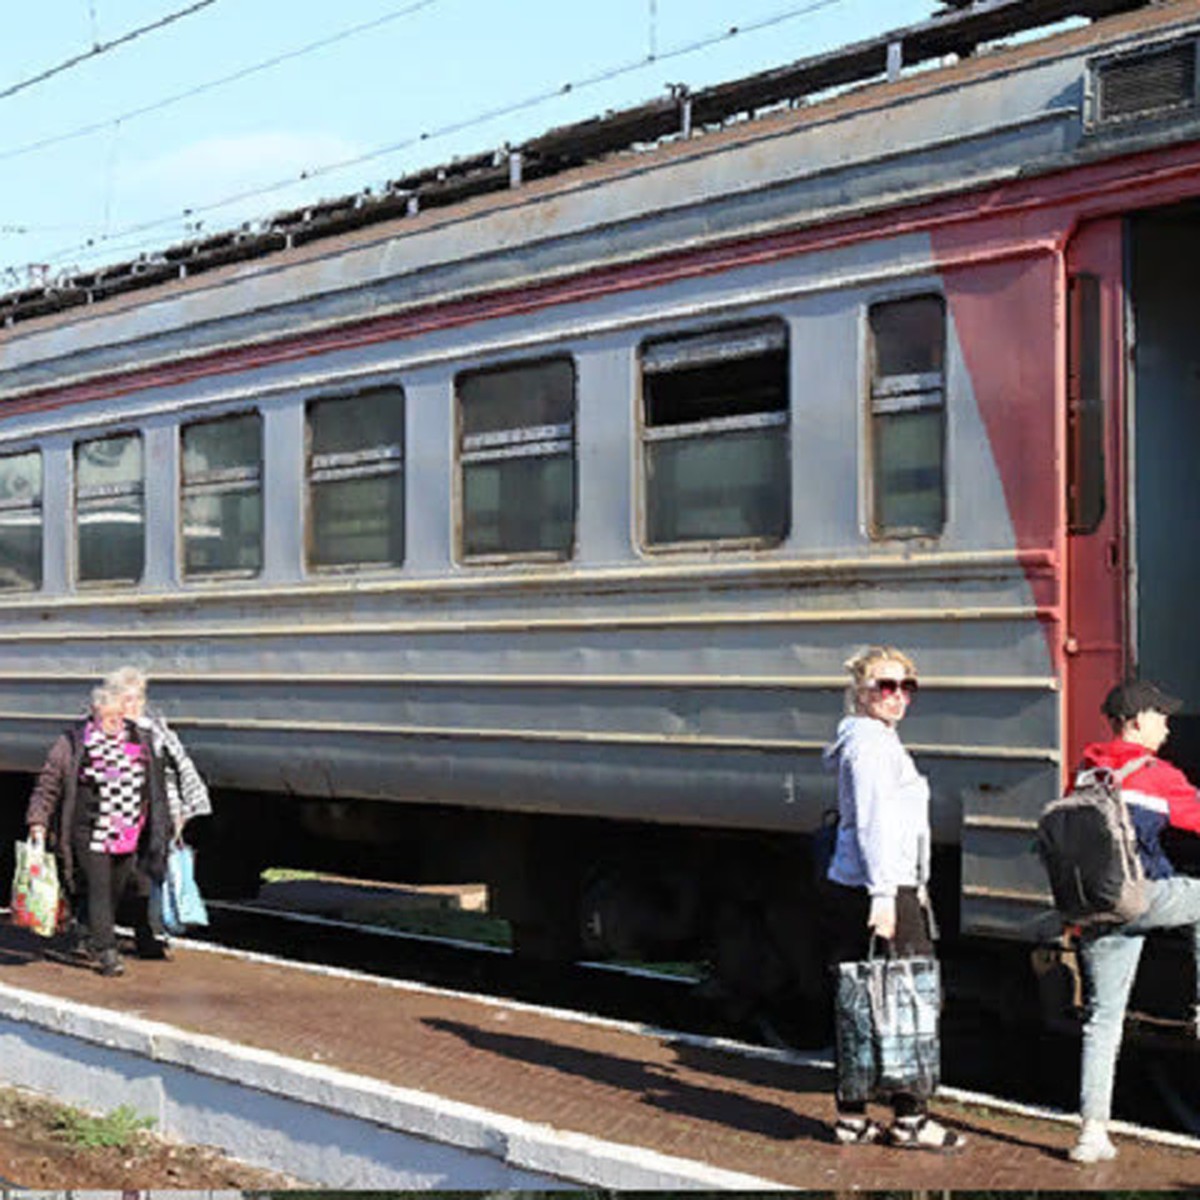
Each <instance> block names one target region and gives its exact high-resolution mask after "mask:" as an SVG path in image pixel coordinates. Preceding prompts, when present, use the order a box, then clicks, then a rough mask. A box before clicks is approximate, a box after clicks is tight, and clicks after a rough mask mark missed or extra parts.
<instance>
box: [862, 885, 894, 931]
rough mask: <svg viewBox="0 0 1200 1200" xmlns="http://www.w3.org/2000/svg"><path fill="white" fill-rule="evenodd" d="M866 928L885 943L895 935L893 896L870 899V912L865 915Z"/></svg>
mask: <svg viewBox="0 0 1200 1200" xmlns="http://www.w3.org/2000/svg"><path fill="white" fill-rule="evenodd" d="M867 928H868V929H869V930H870V931H871V932H872V933H874V934H876V935H877V936H878V937H881V938H883V939H884V940H885V941H888V942H890V941H891V940H892V937H893V936H894V935H895V933H896V898H895V897H894V896H872V897H871V911H870V912H869V913H868V914H867Z"/></svg>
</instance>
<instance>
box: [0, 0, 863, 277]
mask: <svg viewBox="0 0 1200 1200" xmlns="http://www.w3.org/2000/svg"><path fill="white" fill-rule="evenodd" d="M425 2H432V0H425ZM844 2H845V0H808V3H806V4H802V5H798V6H796V7H793V8H789V9H784V10H783V11H781V12H776V13H774V14H772V15H770V16H766V17H762V18H760V19H759V20H757V21H751V22H747V23H746V24H744V25H733V26H729V27H727V28H725V29H722V30H720V31H719V32H716V33H711V34H708V35H707V36H704V37H700V38H697V39H695V40H694V41H690V42H684V43H680V44H677V45H675V46H672V47H669V48H668V49H666V50H664V51H662V52H661V53H658V54H655V55H653V56H650V55H647V56H645V57H642V58H638V59H635V60H633V61H630V62H625V63H621V64H618V65H615V66H612V67H608V68H605V69H602V70H600V71H597V72H596V73H595V74H593V75H589V76H586V77H585V78H583V79H579V80H575V81H571V82H568V83H564V84H561V85H559V86H558V87H555V88H552V89H549V90H547V91H544V92H539V93H537V94H536V95H532V96H527V97H525V98H524V99H521V100H515V101H512V102H511V103H509V104H504V105H500V106H498V107H496V108H492V109H488V110H486V111H484V112H480V113H476V114H474V115H472V116H469V117H464V118H463V119H462V120H459V121H452V122H450V123H449V124H446V125H442V126H439V127H437V128H434V129H430V130H427V131H425V132H423V133H419V134H414V135H412V136H410V137H408V138H405V139H404V140H403V141H399V142H393V143H391V144H390V145H387V146H381V147H378V148H377V149H374V150H368V151H366V152H365V153H363V154H357V155H354V156H353V157H351V158H345V159H340V160H338V161H337V162H331V163H323V164H319V165H317V166H314V167H310V168H307V169H305V170H303V171H301V172H300V173H299V174H298V175H294V176H291V177H289V178H287V179H283V180H278V181H276V182H274V183H269V184H264V185H262V186H260V187H253V188H248V189H246V190H245V191H241V192H237V193H234V194H232V195H229V196H225V197H222V198H221V199H219V200H213V201H211V202H209V203H208V204H198V205H193V206H190V207H188V208H185V209H184V210H183V211H182V213H176V214H172V215H171V216H169V217H158V218H155V219H153V220H149V221H143V222H138V223H136V224H133V225H127V226H125V227H124V228H122V229H119V230H116V231H114V232H113V233H112V234H111V235H107V234H106V235H103V236H101V237H99V238H93V239H91V240H90V241H88V242H86V243H84V244H82V245H75V246H70V247H66V248H64V249H63V250H61V251H56V252H55V253H54V254H52V255H51V256H50V257H51V258H53V259H56V260H57V259H62V258H68V257H73V256H75V255H78V254H81V253H84V252H86V251H89V250H94V249H96V248H97V247H98V246H99V245H101V244H104V245H108V246H111V247H112V248H114V249H115V248H117V247H118V246H119V245H121V244H122V243H124V242H126V241H127V240H128V239H131V238H136V239H137V240H136V241H134V242H133V244H132V246H131V247H130V249H136V248H138V247H140V246H141V245H143V244H145V239H144V238H142V235H143V234H146V233H149V232H150V231H151V230H154V229H161V228H163V227H164V226H168V225H174V224H175V223H176V222H178V220H179V219H180V216H183V217H186V218H188V219H194V218H195V217H196V216H197V215H199V214H201V213H208V212H213V211H215V210H217V209H221V208H227V207H228V206H229V205H231V204H238V203H242V202H244V201H246V200H254V199H257V198H259V197H262V196H268V195H270V194H272V193H273V192H278V191H282V190H283V189H285V188H289V187H294V186H295V185H296V184H297V183H305V182H309V181H311V180H313V179H319V178H321V177H322V176H325V175H330V174H334V173H336V172H339V171H344V170H347V169H348V168H350V167H356V166H362V165H364V164H365V163H368V162H372V161H374V160H376V159H379V158H385V157H387V156H389V155H392V154H398V153H400V151H402V150H408V149H411V148H412V147H414V146H418V145H420V144H422V143H423V142H428V141H434V140H436V139H438V138H443V137H448V136H450V135H451V134H455V133H462V132H464V131H466V130H468V129H473V128H475V127H477V126H480V125H485V124H488V123H489V122H491V121H494V120H496V119H498V118H500V117H507V116H514V115H515V114H517V113H519V112H523V111H525V110H527V109H531V108H536V107H538V106H540V105H542V104H545V103H547V102H548V101H550V100H554V99H558V98H560V97H562V96H565V95H569V94H571V93H573V92H580V91H583V90H584V89H585V88H589V87H594V86H596V85H597V84H600V83H607V82H610V81H611V80H614V79H617V78H619V77H620V76H622V75H627V74H630V73H631V72H633V71H638V70H642V69H644V68H645V67H647V66H651V65H653V64H655V63H661V62H666V61H668V60H670V59H675V58H680V57H683V56H684V55H689V54H695V53H697V52H698V51H700V50H706V49H708V48H710V47H712V46H715V45H718V44H720V43H722V42H728V41H730V40H731V39H732V38H735V37H737V36H739V35H741V34H747V33H756V32H758V31H760V30H763V29H768V28H770V27H772V26H775V25H780V24H783V23H784V22H785V21H791V20H795V19H796V18H798V17H803V16H809V15H811V14H812V13H815V12H818V11H820V10H821V9H824V8H832V7H833V6H835V5H838V4H842V3H844ZM0 157H2V156H0Z"/></svg>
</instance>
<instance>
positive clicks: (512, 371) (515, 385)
mask: <svg viewBox="0 0 1200 1200" xmlns="http://www.w3.org/2000/svg"><path fill="white" fill-rule="evenodd" d="M457 392H458V428H459V439H460V441H459V460H460V463H461V471H462V476H461V485H462V486H461V494H462V534H461V537H462V555H463V557H464V558H468V559H488V558H501V557H504V558H507V557H512V556H521V557H536V558H559V559H562V558H569V557H570V556H571V551H572V547H573V545H574V542H575V368H574V365H573V363H572V362H571V360H570V359H566V358H554V359H547V360H546V361H544V362H536V363H521V364H519V365H514V366H507V367H501V368H498V369H497V368H490V369H488V370H484V371H473V372H470V373H468V374H463V375H460V376H459V377H458V380H457Z"/></svg>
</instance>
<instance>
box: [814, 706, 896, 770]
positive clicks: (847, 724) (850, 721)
mask: <svg viewBox="0 0 1200 1200" xmlns="http://www.w3.org/2000/svg"><path fill="white" fill-rule="evenodd" d="M895 737H896V731H895V730H894V729H890V728H889V727H888V726H887V725H885V724H884V723H883V722H882V721H877V720H875V718H874V717H863V716H857V715H855V716H850V717H843V718H842V719H841V720H840V721H839V722H838V727H837V733H836V734H835V735H834V739H833V741H832V742H831V743H830V744H829V745H828V746H826V747H825V753H824V754H823V755H822V759H823V760H824V763H825V769H826V770H827V771H836V770H837V767H838V763H839V762H840V761H841V760H842V759H843V758H853V757H854V755H855V754H856V753H857V752H858V750H859V749H860V748H861V747H863V746H866V745H869V744H871V743H876V744H877V743H878V742H879V740H880V739H892V738H895Z"/></svg>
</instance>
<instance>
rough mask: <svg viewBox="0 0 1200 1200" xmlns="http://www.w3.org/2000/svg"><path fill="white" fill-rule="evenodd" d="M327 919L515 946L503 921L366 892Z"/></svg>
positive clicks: (277, 878) (665, 970)
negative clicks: (390, 900)
mask: <svg viewBox="0 0 1200 1200" xmlns="http://www.w3.org/2000/svg"><path fill="white" fill-rule="evenodd" d="M322 878H324V877H323V876H322V875H321V873H320V872H318V871H303V870H294V869H292V868H290V867H271V868H268V869H267V870H265V871H264V872H263V875H262V879H263V883H264V884H270V883H292V882H296V881H309V880H319V879H322ZM327 915H338V916H340V917H341V918H343V919H344V920H348V921H356V922H359V923H361V924H363V925H375V926H379V927H381V928H385V929H394V930H397V931H398V932H401V933H411V934H417V935H424V936H426V937H439V938H453V939H455V940H456V941H460V942H471V943H474V944H476V945H482V946H492V947H495V948H497V949H501V950H510V949H512V944H513V938H512V928H511V926H510V925H509V923H508V922H507V921H505V920H503V919H502V918H501V917H495V916H491V915H490V914H488V913H486V912H479V911H476V910H473V909H470V910H468V909H461V908H456V907H453V906H452V905H451V904H449V903H442V902H437V901H431V902H430V903H428V904H416V905H414V904H413V903H412V902H411V900H407V901H397V902H396V903H389V902H388V901H387V900H386V899H380V898H379V896H378V894H377V893H375V894H370V893H367V892H365V891H364V896H363V899H362V900H361V901H357V902H354V903H351V904H345V905H342V906H341V907H340V909H339V911H338V912H337V914H327ZM614 965H616V966H625V967H637V968H641V969H643V970H648V971H657V972H659V973H660V974H663V975H676V976H678V977H680V978H682V979H699V978H701V977H702V976H703V974H704V971H703V969H702V968H701V967H700V965H699V964H697V963H692V962H640V961H636V960H626V959H622V960H619V961H618V962H616V963H614Z"/></svg>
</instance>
